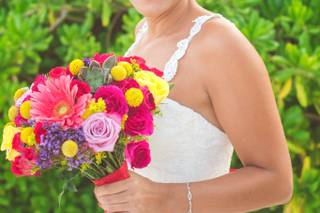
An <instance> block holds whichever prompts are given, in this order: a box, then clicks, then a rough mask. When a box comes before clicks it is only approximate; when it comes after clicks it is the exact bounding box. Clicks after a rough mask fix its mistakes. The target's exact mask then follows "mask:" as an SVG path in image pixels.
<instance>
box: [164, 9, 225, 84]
mask: <svg viewBox="0 0 320 213" xmlns="http://www.w3.org/2000/svg"><path fill="white" fill-rule="evenodd" d="M213 17H222V15H221V14H219V13H215V14H212V15H202V16H199V17H197V18H196V19H194V20H193V21H192V22H194V23H195V24H194V25H193V26H192V28H191V30H190V32H189V35H188V37H187V38H185V39H182V40H180V41H179V42H178V43H177V50H176V51H175V52H174V53H173V54H172V56H171V57H170V59H169V61H168V62H167V63H166V65H165V67H164V71H163V72H164V75H163V77H164V79H165V80H167V81H170V80H172V79H173V77H174V76H175V75H176V72H177V67H178V60H179V59H180V58H182V57H183V56H184V55H185V53H186V50H187V48H188V46H189V44H190V42H191V40H192V38H193V37H194V36H195V35H196V34H197V33H198V32H199V31H200V30H201V27H202V25H203V24H204V23H205V22H206V21H207V20H209V19H210V18H213Z"/></svg>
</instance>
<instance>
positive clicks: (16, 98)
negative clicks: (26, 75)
mask: <svg viewBox="0 0 320 213" xmlns="http://www.w3.org/2000/svg"><path fill="white" fill-rule="evenodd" d="M27 91H28V87H23V88H20V89H17V91H16V92H15V93H14V98H13V99H14V101H16V100H18V99H19V98H20V97H21V96H22V95H23V94H24V93H25V92H27Z"/></svg>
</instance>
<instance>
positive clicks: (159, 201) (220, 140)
mask: <svg viewBox="0 0 320 213" xmlns="http://www.w3.org/2000/svg"><path fill="white" fill-rule="evenodd" d="M131 2H132V4H133V6H134V7H135V8H136V9H137V10H138V11H139V12H140V13H141V14H143V15H144V18H143V19H142V20H141V21H140V22H139V23H138V24H137V26H136V39H135V42H134V43H133V44H132V46H131V47H130V48H129V49H128V51H127V52H126V55H127V56H129V55H137V56H141V57H143V58H145V59H146V61H147V62H148V65H149V66H152V67H156V68H158V69H161V70H163V71H164V78H165V79H166V80H168V81H169V82H172V83H173V84H174V88H173V89H172V90H171V93H170V97H168V98H167V99H166V100H165V101H164V103H163V104H162V105H161V110H162V112H163V114H162V116H159V117H157V118H156V119H155V121H154V122H155V126H156V128H155V133H154V135H153V136H152V137H151V138H150V145H151V154H152V162H151V164H150V165H149V166H148V167H147V168H144V169H136V170H134V171H130V173H131V177H130V178H129V179H127V180H123V181H119V182H116V183H113V184H109V185H104V186H101V187H96V188H95V195H96V197H97V200H98V202H99V205H100V206H101V207H102V208H103V209H105V210H106V211H107V212H108V213H112V212H129V213H166V212H168V213H183V212H185V213H187V212H188V213H191V212H194V213H212V212H224V213H225V212H248V211H253V210H257V209H260V208H265V207H270V206H272V205H277V204H284V203H286V202H288V201H289V200H290V198H291V196H292V191H293V189H292V188H293V186H292V170H291V161H290V156H289V153H288V149H287V145H286V138H285V135H284V130H283V127H282V124H281V120H280V116H279V114H278V110H277V106H276V102H275V99H274V96H273V91H272V88H271V83H270V79H269V76H268V72H267V70H266V67H265V65H264V63H263V61H262V59H261V57H260V56H259V55H258V53H257V52H256V50H255V49H254V47H253V46H252V45H251V44H250V43H249V41H248V40H247V39H246V38H245V37H244V35H243V34H241V32H240V31H239V30H238V29H237V28H236V27H235V25H234V24H233V23H232V22H231V21H229V20H228V19H226V18H225V17H223V16H222V15H221V14H219V13H212V12H210V11H207V10H206V9H204V8H202V7H200V6H199V5H198V4H197V2H196V0H131ZM233 149H234V151H235V152H236V153H237V155H238V156H239V158H240V160H241V162H242V164H243V167H242V168H240V169H237V170H236V171H235V172H229V169H230V162H231V157H232V153H233Z"/></svg>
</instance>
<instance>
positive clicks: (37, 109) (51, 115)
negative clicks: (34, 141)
mask: <svg viewBox="0 0 320 213" xmlns="http://www.w3.org/2000/svg"><path fill="white" fill-rule="evenodd" d="M38 89H39V91H37V92H33V93H32V94H31V112H30V113H31V117H32V118H33V119H34V120H36V121H37V122H45V121H48V122H56V123H59V124H60V125H61V126H62V127H63V128H68V127H78V126H80V125H81V123H82V121H83V120H82V118H81V115H82V114H83V112H84V110H85V108H86V106H87V103H88V100H89V99H90V97H91V95H90V94H84V95H82V96H79V97H77V92H78V86H77V85H74V86H72V78H71V77H70V76H66V75H62V76H60V77H59V78H50V79H48V80H46V81H45V83H44V84H40V85H38Z"/></svg>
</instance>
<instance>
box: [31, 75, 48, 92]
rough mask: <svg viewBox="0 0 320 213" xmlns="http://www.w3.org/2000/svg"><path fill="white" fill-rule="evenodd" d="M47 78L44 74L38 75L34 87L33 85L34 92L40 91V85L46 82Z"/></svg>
mask: <svg viewBox="0 0 320 213" xmlns="http://www.w3.org/2000/svg"><path fill="white" fill-rule="evenodd" d="M46 80H47V78H46V77H45V76H44V75H38V76H37V77H36V79H35V80H34V82H33V84H32V87H31V90H32V92H38V91H39V90H38V85H39V84H45V81H46Z"/></svg>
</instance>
